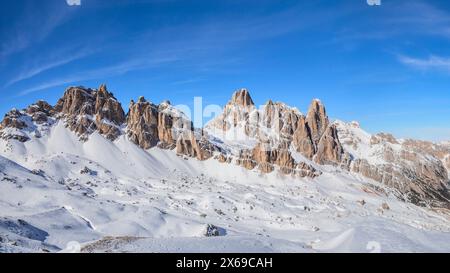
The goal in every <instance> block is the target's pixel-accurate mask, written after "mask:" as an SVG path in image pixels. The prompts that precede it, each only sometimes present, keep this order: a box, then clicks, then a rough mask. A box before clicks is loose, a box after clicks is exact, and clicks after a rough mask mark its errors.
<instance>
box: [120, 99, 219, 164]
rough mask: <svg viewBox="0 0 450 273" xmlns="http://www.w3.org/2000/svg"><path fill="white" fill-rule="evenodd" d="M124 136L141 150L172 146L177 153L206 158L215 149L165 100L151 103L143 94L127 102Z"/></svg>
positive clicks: (200, 158)
mask: <svg viewBox="0 0 450 273" xmlns="http://www.w3.org/2000/svg"><path fill="white" fill-rule="evenodd" d="M127 128H128V130H127V135H128V137H129V139H130V140H131V141H133V142H134V143H136V144H137V145H139V146H140V147H141V148H143V149H150V148H152V147H155V146H159V147H161V148H164V149H174V148H175V149H176V152H177V153H178V154H182V155H187V156H190V157H195V158H197V159H199V160H206V159H208V158H210V157H211V156H212V155H213V152H214V151H215V150H216V149H215V147H214V146H213V145H212V144H211V143H209V141H208V140H207V139H205V138H203V137H202V136H198V135H196V133H195V132H194V128H193V125H192V122H191V121H190V120H188V119H187V118H186V117H185V116H184V115H183V114H182V113H181V112H180V111H178V110H177V109H175V108H174V107H173V106H172V105H171V104H170V102H168V101H166V102H163V103H161V104H160V105H155V104H153V103H151V102H148V101H146V100H145V99H144V98H143V97H141V98H139V100H138V102H137V103H134V102H133V101H132V102H131V104H130V110H129V113H128V117H127Z"/></svg>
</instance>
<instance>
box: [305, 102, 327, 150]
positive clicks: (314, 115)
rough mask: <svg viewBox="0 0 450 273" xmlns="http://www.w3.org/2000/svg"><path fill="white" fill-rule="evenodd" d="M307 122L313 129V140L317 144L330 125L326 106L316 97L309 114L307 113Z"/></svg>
mask: <svg viewBox="0 0 450 273" xmlns="http://www.w3.org/2000/svg"><path fill="white" fill-rule="evenodd" d="M306 123H307V124H308V126H309V128H310V130H311V137H312V140H313V141H314V143H315V144H316V145H317V144H318V143H319V140H320V138H321V137H322V135H323V134H324V133H325V130H326V129H327V127H328V125H329V120H328V116H327V113H326V110H325V106H324V105H323V104H322V102H321V101H320V100H318V99H314V100H313V101H312V103H311V105H310V107H309V110H308V114H307V115H306Z"/></svg>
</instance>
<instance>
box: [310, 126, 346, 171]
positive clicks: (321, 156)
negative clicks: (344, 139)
mask: <svg viewBox="0 0 450 273" xmlns="http://www.w3.org/2000/svg"><path fill="white" fill-rule="evenodd" d="M343 154H344V149H343V148H342V145H341V143H340V142H339V137H338V133H337V129H336V126H335V125H330V126H328V128H327V129H326V131H325V133H324V134H323V135H322V137H321V138H320V141H319V144H318V145H317V153H316V155H315V157H314V161H315V162H317V163H319V164H322V165H325V164H328V165H339V164H340V163H341V161H342V155H343Z"/></svg>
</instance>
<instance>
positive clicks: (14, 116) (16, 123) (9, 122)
mask: <svg viewBox="0 0 450 273" xmlns="http://www.w3.org/2000/svg"><path fill="white" fill-rule="evenodd" d="M23 116H24V115H23V114H22V113H21V112H20V111H19V110H17V109H12V110H11V111H9V112H8V113H6V114H5V117H4V119H3V121H2V123H1V124H0V129H5V128H8V127H9V128H16V129H23V128H25V127H27V125H26V123H25V121H23V120H22V119H21V117H23Z"/></svg>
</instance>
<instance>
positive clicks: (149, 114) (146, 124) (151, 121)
mask: <svg viewBox="0 0 450 273" xmlns="http://www.w3.org/2000/svg"><path fill="white" fill-rule="evenodd" d="M158 123H159V122H158V107H157V106H156V105H154V104H153V103H151V102H148V101H146V100H145V98H144V97H140V98H139V100H138V101H137V102H136V103H135V102H134V101H131V103H130V107H129V112H128V115H127V135H128V137H129V139H130V140H131V141H133V142H134V143H135V144H137V145H139V146H140V147H141V148H143V149H150V148H152V147H154V146H156V145H157V144H158V142H159V135H158Z"/></svg>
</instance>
